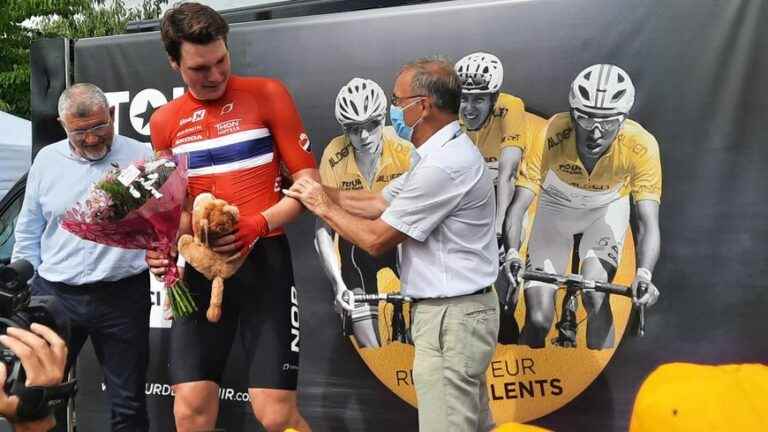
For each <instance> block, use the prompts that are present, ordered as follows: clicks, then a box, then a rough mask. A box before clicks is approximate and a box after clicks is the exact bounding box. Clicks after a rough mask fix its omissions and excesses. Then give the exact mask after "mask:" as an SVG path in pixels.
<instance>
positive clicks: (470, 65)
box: [455, 52, 504, 93]
mask: <svg viewBox="0 0 768 432" xmlns="http://www.w3.org/2000/svg"><path fill="white" fill-rule="evenodd" d="M455 69H456V74H458V75H459V80H460V81H461V90H462V91H463V92H464V93H489V92H490V93H496V92H497V91H499V89H500V88H501V82H502V81H503V80H504V66H502V65H501V60H499V58H498V57H496V56H495V55H493V54H488V53H484V52H476V53H472V54H469V55H468V56H465V57H464V58H462V59H461V60H459V61H458V62H457V63H456V66H455Z"/></svg>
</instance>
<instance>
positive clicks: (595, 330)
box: [504, 64, 661, 349]
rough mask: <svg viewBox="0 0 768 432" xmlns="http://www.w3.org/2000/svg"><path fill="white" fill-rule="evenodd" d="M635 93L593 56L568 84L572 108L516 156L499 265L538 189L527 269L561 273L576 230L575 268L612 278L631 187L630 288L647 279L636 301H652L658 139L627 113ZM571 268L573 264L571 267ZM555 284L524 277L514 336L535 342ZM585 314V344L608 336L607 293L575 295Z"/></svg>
mask: <svg viewBox="0 0 768 432" xmlns="http://www.w3.org/2000/svg"><path fill="white" fill-rule="evenodd" d="M634 101H635V87H634V85H633V84H632V81H631V80H630V77H629V75H628V74H627V73H626V72H625V71H624V70H622V69H621V68H619V67H618V66H614V65H607V64H597V65H592V66H590V67H588V68H586V69H584V70H583V71H581V72H579V74H578V75H577V76H576V78H575V79H574V80H573V82H572V84H571V88H570V95H569V103H570V107H571V111H570V112H569V113H559V114H555V115H554V116H553V117H552V118H550V119H549V121H548V122H547V126H546V128H545V129H544V131H543V135H542V136H540V137H539V138H538V139H536V140H535V141H534V142H535V143H536V146H535V148H531V149H529V150H530V152H529V154H526V156H525V159H524V161H523V166H522V167H521V171H520V178H519V179H518V181H517V189H516V193H515V198H514V201H513V203H512V204H511V205H510V208H509V210H508V213H507V222H506V224H505V229H506V231H507V232H506V234H507V240H506V241H507V246H508V249H507V250H508V252H507V253H506V257H505V264H504V269H505V270H506V271H505V274H507V275H508V276H510V277H512V276H513V275H512V274H511V273H512V272H511V271H510V269H511V268H512V267H514V266H519V265H520V264H522V263H521V259H520V257H519V253H518V250H517V249H518V247H519V245H520V224H521V223H522V219H523V214H524V212H525V210H526V209H527V208H528V205H529V204H530V203H531V201H532V200H533V199H534V197H535V196H536V195H538V196H539V207H538V210H537V214H536V218H535V220H534V223H533V230H532V233H531V238H530V240H529V244H528V262H527V264H526V265H527V266H528V267H529V268H543V269H544V271H547V272H551V273H564V272H565V271H566V267H567V264H568V263H569V261H570V258H571V253H572V247H573V244H574V235H577V234H581V235H582V237H581V242H580V244H579V250H578V254H579V257H580V263H579V273H581V274H582V275H583V276H584V277H585V278H586V279H592V280H599V281H609V280H611V279H612V278H613V276H614V275H615V272H616V269H617V268H618V264H619V258H620V257H621V252H622V248H623V242H624V238H625V235H626V231H627V228H628V227H629V214H630V208H629V196H630V195H631V196H632V198H633V200H634V201H635V205H636V213H637V222H638V238H637V248H636V249H637V259H636V261H637V271H636V276H635V279H634V281H633V282H632V288H633V289H634V290H636V289H637V286H638V284H639V283H640V282H641V281H642V282H646V283H647V284H648V291H647V294H646V295H644V296H643V297H642V298H640V299H638V303H640V304H645V305H648V306H651V305H653V304H654V303H655V302H656V300H657V298H658V296H659V291H658V289H657V288H656V286H655V285H653V283H652V282H651V279H652V272H653V269H654V266H655V265H656V261H657V259H658V257H659V250H660V243H661V235H660V232H659V218H658V215H659V203H660V200H661V161H660V158H659V146H658V144H657V142H656V139H655V138H654V137H653V135H651V134H650V133H649V132H648V131H646V130H645V129H644V128H643V127H642V126H640V124H638V123H637V122H634V121H632V120H629V119H627V115H628V114H629V112H630V110H631V109H632V105H633V104H634ZM575 270H576V269H574V272H575ZM555 292H556V287H555V286H554V285H549V284H545V283H541V282H535V281H530V282H527V283H526V284H525V286H524V295H525V305H526V316H525V325H524V327H523V330H522V333H521V335H520V343H521V344H525V345H528V346H530V347H532V348H542V347H544V344H545V338H546V336H547V333H548V332H549V330H550V327H551V326H552V320H553V318H554V313H555ZM582 300H583V302H584V306H585V308H586V310H587V313H588V318H587V347H588V348H590V349H603V348H609V347H612V346H613V345H614V329H613V314H612V312H611V308H610V303H609V301H608V300H609V299H608V295H606V294H602V293H596V292H589V293H583V294H582Z"/></svg>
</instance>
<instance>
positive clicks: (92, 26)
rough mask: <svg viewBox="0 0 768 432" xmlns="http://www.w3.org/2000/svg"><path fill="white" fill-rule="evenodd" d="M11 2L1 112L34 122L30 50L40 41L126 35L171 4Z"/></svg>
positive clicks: (3, 22) (0, 80) (1, 21)
mask: <svg viewBox="0 0 768 432" xmlns="http://www.w3.org/2000/svg"><path fill="white" fill-rule="evenodd" d="M123 1H124V0H95V1H91V0H5V3H6V5H4V6H2V7H0V110H2V111H7V112H10V113H12V114H15V115H17V116H20V117H24V118H29V115H30V102H29V92H30V87H29V76H30V68H29V49H30V47H31V46H32V42H34V41H35V40H37V39H40V38H52V37H65V38H70V39H81V38H87V37H97V36H109V35H114V34H121V33H123V32H125V28H126V26H127V25H128V23H129V22H132V21H138V20H142V19H155V18H158V17H159V16H160V13H161V12H162V7H163V5H165V4H166V3H167V1H168V0H143V3H142V5H141V6H140V7H135V8H126V7H125V3H124V2H123Z"/></svg>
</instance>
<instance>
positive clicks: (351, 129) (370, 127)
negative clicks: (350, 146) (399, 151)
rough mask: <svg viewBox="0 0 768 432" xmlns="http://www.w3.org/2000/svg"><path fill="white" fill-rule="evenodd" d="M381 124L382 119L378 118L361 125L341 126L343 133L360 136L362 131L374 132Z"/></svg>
mask: <svg viewBox="0 0 768 432" xmlns="http://www.w3.org/2000/svg"><path fill="white" fill-rule="evenodd" d="M383 122H384V118H383V117H378V118H375V119H371V120H368V121H366V122H363V123H349V124H345V125H344V126H342V128H343V129H344V132H345V133H347V134H353V135H360V134H361V133H362V132H363V131H366V132H368V133H371V132H373V131H374V130H376V128H377V127H379V126H381V125H382V123H383Z"/></svg>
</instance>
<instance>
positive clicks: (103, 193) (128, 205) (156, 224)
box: [61, 158, 197, 317]
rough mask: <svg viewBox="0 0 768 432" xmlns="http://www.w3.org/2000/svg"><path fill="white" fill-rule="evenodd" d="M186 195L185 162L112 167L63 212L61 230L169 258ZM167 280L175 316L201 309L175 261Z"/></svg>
mask: <svg viewBox="0 0 768 432" xmlns="http://www.w3.org/2000/svg"><path fill="white" fill-rule="evenodd" d="M186 194H187V177H186V160H185V159H179V160H178V162H174V161H171V160H169V159H163V158H160V159H156V160H151V161H139V162H134V163H133V164H131V165H130V166H128V167H127V168H122V169H121V168H120V167H119V166H118V165H117V164H113V165H112V168H111V169H109V170H108V171H107V172H106V173H105V174H104V176H103V177H102V178H101V180H99V181H98V182H96V183H95V184H93V185H92V186H91V189H90V191H89V193H88V196H87V197H86V199H85V201H84V202H78V203H77V204H76V205H75V206H74V207H72V208H71V209H69V210H67V211H66V212H65V213H64V217H63V219H62V222H61V226H62V228H64V229H65V230H67V231H69V232H71V233H72V234H74V235H76V236H78V237H80V238H82V239H85V240H90V241H92V242H96V243H99V244H103V245H107V246H114V247H119V248H124V249H144V250H147V249H151V250H157V251H160V252H162V253H164V254H166V255H167V256H170V255H171V250H172V248H173V246H174V245H175V243H176V235H177V233H178V230H179V222H180V218H181V211H182V208H183V205H184V199H185V197H186ZM163 280H164V283H165V287H166V289H167V290H168V298H169V299H170V306H171V309H172V311H173V315H174V316H175V317H183V316H186V315H189V314H190V313H192V312H194V311H195V310H197V306H196V305H195V302H194V300H193V299H192V297H191V295H190V294H189V290H188V289H187V287H186V285H185V284H184V282H183V281H182V280H181V278H180V277H179V271H178V268H177V267H176V263H175V262H173V261H172V260H170V262H169V264H168V268H167V269H166V272H165V276H164V278H163Z"/></svg>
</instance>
